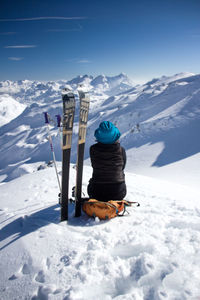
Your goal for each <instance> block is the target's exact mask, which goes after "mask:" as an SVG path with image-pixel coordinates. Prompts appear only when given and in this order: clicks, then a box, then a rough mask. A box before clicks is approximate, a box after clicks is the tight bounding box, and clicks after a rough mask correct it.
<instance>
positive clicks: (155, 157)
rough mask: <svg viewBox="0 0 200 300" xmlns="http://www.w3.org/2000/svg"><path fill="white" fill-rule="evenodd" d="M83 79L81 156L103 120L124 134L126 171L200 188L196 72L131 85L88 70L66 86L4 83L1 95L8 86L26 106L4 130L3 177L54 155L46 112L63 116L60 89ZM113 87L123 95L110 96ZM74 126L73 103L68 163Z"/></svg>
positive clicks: (199, 83) (199, 79)
mask: <svg viewBox="0 0 200 300" xmlns="http://www.w3.org/2000/svg"><path fill="white" fill-rule="evenodd" d="M129 83H130V82H129ZM80 84H82V85H83V86H84V87H85V88H87V89H88V90H90V94H91V105H90V114H89V123H88V131H87V145H86V151H85V158H87V157H88V149H89V147H90V145H91V144H92V143H94V136H93V133H94V130H95V129H96V128H97V127H98V125H99V123H100V122H101V121H103V120H110V121H112V122H113V123H115V124H116V125H117V126H118V127H119V129H120V131H121V133H122V137H121V143H122V145H123V146H124V147H125V148H126V150H127V155H128V164H127V170H128V171H131V172H132V171H133V172H134V173H138V174H142V175H148V176H153V177H157V178H158V177H159V178H163V179H166V180H167V179H168V178H169V179H171V180H173V181H176V182H177V183H182V184H188V185H190V186H193V187H195V186H197V187H198V181H199V180H200V171H199V170H200V168H199V162H198V161H199V158H200V156H199V153H200V142H199V130H200V128H199V126H200V125H199V124H200V122H199V119H200V102H199V96H200V75H194V76H191V74H187V73H182V74H176V75H175V76H172V77H165V76H163V77H161V78H160V79H153V80H152V81H150V82H147V83H146V84H144V85H141V86H132V87H131V88H130V85H129V89H127V86H128V79H127V77H126V76H125V75H124V74H120V75H118V76H115V77H113V78H111V77H106V76H103V75H101V76H97V77H96V78H93V77H91V76H87V75H85V76H79V77H77V78H74V79H73V80H71V81H68V82H65V83H64V82H61V81H60V82H47V83H39V82H30V81H19V82H10V81H6V82H3V83H2V84H1V86H2V87H1V89H0V91H1V93H2V95H4V94H3V91H4V92H6V93H7V92H8V90H9V89H10V91H11V92H10V93H11V94H12V97H15V99H16V100H17V101H18V102H19V103H26V105H27V107H26V109H25V110H24V111H23V113H22V114H20V115H19V116H18V117H17V118H15V119H14V120H12V121H11V122H9V123H8V124H6V125H5V126H3V127H1V136H0V156H1V165H0V169H1V171H0V176H1V179H4V180H7V181H9V180H11V179H13V178H16V177H17V176H19V175H20V174H24V173H27V172H26V169H27V168H26V167H24V163H26V164H28V165H30V164H31V163H33V162H38V161H44V160H45V161H49V160H50V159H51V153H50V151H49V144H48V140H47V132H46V129H45V126H44V117H43V112H45V111H48V113H49V114H50V115H51V116H52V119H54V120H55V115H56V114H61V113H62V103H61V95H60V92H61V88H62V87H64V86H65V85H68V86H71V87H72V88H73V89H74V91H75V92H76V89H77V87H78V86H79V85H80ZM122 85H123V88H124V90H123V91H122V90H121V87H122ZM113 89H114V90H115V91H117V90H118V91H119V90H121V92H120V93H119V94H113V95H112V96H109V94H110V93H111V92H112V91H113ZM76 93H77V92H76ZM106 93H107V94H106ZM77 101H78V99H77ZM77 131H78V105H77V111H76V116H75V126H74V137H73V146H72V149H73V151H72V162H75V161H76V143H77ZM51 132H52V135H53V142H54V148H55V153H56V157H57V159H58V160H61V150H60V137H59V134H58V131H57V129H56V127H55V126H54V125H53V126H52V128H51ZM196 161H197V163H196ZM88 164H89V162H88ZM190 166H191V167H192V170H191V168H190Z"/></svg>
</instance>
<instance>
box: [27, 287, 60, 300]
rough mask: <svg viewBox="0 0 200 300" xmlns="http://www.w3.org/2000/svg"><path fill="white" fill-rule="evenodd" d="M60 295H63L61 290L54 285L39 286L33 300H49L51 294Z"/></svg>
mask: <svg viewBox="0 0 200 300" xmlns="http://www.w3.org/2000/svg"><path fill="white" fill-rule="evenodd" d="M59 293H61V289H58V288H56V286H54V285H48V286H39V288H38V290H37V295H34V296H33V297H32V298H31V300H42V299H43V300H47V299H49V294H53V295H57V294H59Z"/></svg>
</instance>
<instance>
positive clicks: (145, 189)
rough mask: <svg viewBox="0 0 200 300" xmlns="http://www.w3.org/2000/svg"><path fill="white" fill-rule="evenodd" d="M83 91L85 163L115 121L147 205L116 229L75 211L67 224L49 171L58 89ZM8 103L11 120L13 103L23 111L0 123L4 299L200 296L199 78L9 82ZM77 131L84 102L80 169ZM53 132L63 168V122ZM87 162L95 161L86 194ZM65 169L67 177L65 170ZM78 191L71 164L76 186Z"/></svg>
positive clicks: (132, 190)
mask: <svg viewBox="0 0 200 300" xmlns="http://www.w3.org/2000/svg"><path fill="white" fill-rule="evenodd" d="M80 84H82V85H84V87H85V88H87V89H89V90H90V94H91V106H90V114H89V122H88V131H87V144H86V152H85V158H86V159H87V158H88V149H89V146H90V145H91V144H92V143H94V137H93V133H94V129H96V128H97V126H98V125H99V123H100V121H103V120H111V121H112V122H114V123H115V124H116V125H117V126H118V127H119V129H120V131H121V133H122V136H121V143H122V145H123V146H124V147H125V148H126V151H127V156H128V163H127V166H126V182H127V190H128V194H127V199H128V200H133V201H139V202H140V204H141V206H140V207H132V208H130V209H129V212H130V215H128V216H125V217H123V218H115V219H113V220H111V221H109V222H108V221H99V220H98V219H95V220H93V219H89V218H87V217H86V216H85V215H84V214H83V215H82V216H81V217H80V218H78V219H76V218H74V212H73V210H74V208H73V205H70V218H69V222H68V224H66V222H63V223H60V222H59V218H60V208H59V205H58V204H57V195H58V192H59V189H58V183H57V180H56V175H55V171H54V168H53V166H52V165H50V166H49V167H47V165H46V163H45V162H48V161H49V160H51V159H52V158H51V153H50V150H49V143H48V139H47V132H46V128H45V125H44V116H43V112H45V111H48V113H49V114H50V115H51V116H52V119H55V115H56V114H58V113H60V114H61V112H62V103H61V94H60V92H61V88H62V87H64V86H65V85H68V86H71V87H72V88H73V89H74V91H76V89H77V86H78V85H80ZM76 96H77V94H76ZM0 97H7V98H6V99H7V103H6V104H7V108H6V113H7V112H9V108H10V107H12V105H11V103H12V102H11V101H12V100H13V99H14V101H17V103H18V104H17V107H22V106H21V105H25V107H24V106H23V111H22V112H21V113H19V114H16V115H15V116H13V117H12V120H11V121H10V122H8V123H7V124H5V125H3V126H1V127H0V157H1V160H0V179H1V181H2V183H1V184H0V195H1V204H0V270H1V272H0V299H1V300H7V299H9V300H18V299H26V300H29V299H31V300H47V299H49V300H52V299H55V300H86V299H87V300H93V299H97V300H104V299H106V300H110V299H116V300H122V299H123V300H124V299H125V300H130V299H131V300H132V299H135V300H164V299H170V300H175V299H176V300H177V299H180V300H182V299H183V300H187V299H191V300H198V299H199V295H200V286H199V278H200V264H199V262H200V254H199V243H200V225H199V224H200V223H199V218H200V206H199V197H200V192H199V180H200V166H199V161H200V140H199V130H200V101H199V99H200V75H192V74H185V73H183V74H177V75H175V76H172V77H165V76H163V77H162V78H159V79H153V80H152V81H151V82H148V83H146V84H144V85H140V86H134V85H131V84H130V82H129V83H128V79H127V78H126V76H125V75H124V74H120V75H118V76H115V77H113V78H110V77H106V76H103V75H100V76H98V77H96V78H93V77H92V76H87V75H86V76H79V77H77V78H74V79H73V80H72V81H70V82H69V81H68V82H66V81H59V82H46V83H42V82H36V81H35V82H32V81H17V82H11V81H4V82H2V83H0ZM18 105H19V106H18ZM24 108H25V109H24ZM16 111H17V109H16ZM1 112H2V110H1ZM77 131H78V106H77V114H76V116H75V125H74V136H73V146H72V162H74V163H75V161H76V146H77V145H76V144H77ZM51 133H52V136H53V144H54V149H55V153H56V157H57V159H58V160H61V149H60V137H59V134H58V131H57V129H56V126H54V124H52V127H51ZM87 165H88V166H87ZM89 165H90V162H89V159H87V160H86V161H85V167H84V178H83V191H84V192H85V193H86V189H87V184H88V180H89V178H90V177H91V172H92V170H91V167H90V166H89ZM39 169H40V171H38V170H39ZM58 170H59V176H61V172H60V171H61V162H58ZM138 174H140V175H138ZM22 175H23V176H22ZM144 175H146V176H144ZM147 176H151V177H155V178H156V179H155V178H150V177H147ZM158 178H159V179H158ZM175 182H178V183H179V184H175ZM74 184H75V168H74V166H73V165H71V170H70V190H71V188H72V187H73V186H74ZM187 185H188V186H187ZM2 270H3V271H2Z"/></svg>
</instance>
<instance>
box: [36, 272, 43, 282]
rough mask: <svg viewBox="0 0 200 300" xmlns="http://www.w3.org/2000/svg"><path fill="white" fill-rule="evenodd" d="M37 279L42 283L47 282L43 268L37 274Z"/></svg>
mask: <svg viewBox="0 0 200 300" xmlns="http://www.w3.org/2000/svg"><path fill="white" fill-rule="evenodd" d="M35 281H37V282H40V283H44V282H45V274H44V272H43V271H42V270H41V271H39V272H38V274H37V275H36V276H35Z"/></svg>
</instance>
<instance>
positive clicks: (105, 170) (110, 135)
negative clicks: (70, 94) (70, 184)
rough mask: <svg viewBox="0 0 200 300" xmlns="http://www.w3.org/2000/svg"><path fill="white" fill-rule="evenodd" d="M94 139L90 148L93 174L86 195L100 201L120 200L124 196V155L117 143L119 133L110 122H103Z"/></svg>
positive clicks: (122, 149)
mask: <svg viewBox="0 0 200 300" xmlns="http://www.w3.org/2000/svg"><path fill="white" fill-rule="evenodd" d="M95 137H96V139H97V144H94V145H92V146H91V147H90V158H91V164H92V167H93V174H92V178H91V179H90V182H89V185H88V195H89V197H90V198H94V199H97V200H101V201H108V200H122V199H123V198H124V197H125V195H126V184H125V175H124V168H125V164H126V153H125V150H124V148H123V147H121V146H120V143H119V142H118V140H119V137H120V132H119V130H118V128H116V127H115V126H114V125H113V124H112V123H111V122H109V121H105V122H102V123H101V124H100V125H99V128H98V129H97V130H96V131H95Z"/></svg>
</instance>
